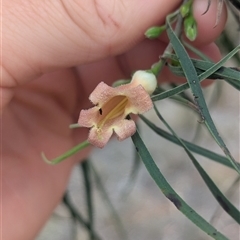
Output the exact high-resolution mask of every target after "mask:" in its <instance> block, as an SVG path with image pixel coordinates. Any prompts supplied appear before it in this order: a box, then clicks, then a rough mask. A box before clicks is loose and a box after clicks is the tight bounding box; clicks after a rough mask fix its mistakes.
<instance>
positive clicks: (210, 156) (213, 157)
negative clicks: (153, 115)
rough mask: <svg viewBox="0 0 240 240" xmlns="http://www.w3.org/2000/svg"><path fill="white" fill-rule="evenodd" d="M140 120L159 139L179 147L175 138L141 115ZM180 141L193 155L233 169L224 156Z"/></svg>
mask: <svg viewBox="0 0 240 240" xmlns="http://www.w3.org/2000/svg"><path fill="white" fill-rule="evenodd" d="M140 118H141V119H142V120H143V121H144V122H145V123H146V124H147V126H148V127H150V128H151V129H152V130H153V131H154V132H155V133H156V134H158V135H159V136H161V137H163V138H165V139H167V140H169V141H171V142H173V143H175V144H178V145H180V144H179V142H178V141H177V140H176V138H175V137H174V136H173V135H172V134H170V133H168V132H166V131H164V130H163V129H161V128H159V127H157V126H156V125H155V124H154V123H152V122H150V121H149V120H148V119H147V118H145V117H144V116H142V115H141V116H140ZM181 140H182V141H183V142H184V144H185V145H186V146H187V148H188V149H189V150H191V151H192V152H195V153H197V154H199V155H201V156H204V157H206V158H208V159H211V160H213V161H215V162H218V163H220V164H223V165H225V166H227V167H230V168H233V165H232V164H231V163H230V162H229V160H228V159H227V158H226V157H225V156H222V155H219V154H217V153H214V152H212V151H210V150H208V149H206V148H203V147H200V146H198V145H195V144H193V143H191V142H188V141H186V140H183V139H181ZM237 164H238V166H239V167H240V164H239V163H237Z"/></svg>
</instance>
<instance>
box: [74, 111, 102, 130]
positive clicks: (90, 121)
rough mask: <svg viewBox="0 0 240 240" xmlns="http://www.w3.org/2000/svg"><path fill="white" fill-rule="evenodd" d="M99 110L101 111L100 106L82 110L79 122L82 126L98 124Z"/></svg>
mask: <svg viewBox="0 0 240 240" xmlns="http://www.w3.org/2000/svg"><path fill="white" fill-rule="evenodd" d="M98 112H99V108H98V107H92V108H90V109H87V110H81V112H80V115H79V119H78V124H79V125H80V126H82V127H88V128H90V127H92V126H94V125H96V123H97V118H98Z"/></svg>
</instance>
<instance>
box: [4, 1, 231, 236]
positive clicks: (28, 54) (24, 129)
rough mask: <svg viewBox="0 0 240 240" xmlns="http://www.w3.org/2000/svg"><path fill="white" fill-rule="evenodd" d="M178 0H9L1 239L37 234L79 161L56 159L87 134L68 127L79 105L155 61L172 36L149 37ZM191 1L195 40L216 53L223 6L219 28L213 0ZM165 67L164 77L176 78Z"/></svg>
mask: <svg viewBox="0 0 240 240" xmlns="http://www.w3.org/2000/svg"><path fill="white" fill-rule="evenodd" d="M180 3H181V1H179V0H172V1H168V0H151V1H145V0H129V1H126V0H121V1H113V0H94V1H81V0H77V1H73V0H61V1H60V0H59V1H58V0H56V1H53V0H43V1H36V0H3V6H2V10H3V16H2V19H3V22H2V33H3V34H2V62H1V65H2V66H1V150H2V154H1V210H2V212H1V214H2V224H1V231H0V232H1V233H2V236H1V237H2V239H4V240H13V239H18V240H31V239H34V238H35V237H36V235H37V234H38V232H39V231H40V229H41V228H42V226H43V225H44V223H45V222H46V220H47V219H48V218H49V216H50V215H51V213H52V211H53V210H54V208H55V207H56V206H57V204H58V203H59V202H60V200H61V197H62V195H63V193H64V191H65V189H66V186H67V183H68V179H69V176H70V173H71V169H72V168H73V166H74V164H75V163H76V162H77V161H79V160H81V159H84V157H86V156H87V155H88V153H89V151H90V148H89V149H86V150H84V151H82V152H80V153H79V154H76V155H75V156H73V157H71V158H69V159H68V160H67V161H65V162H63V163H61V164H59V165H55V166H49V165H47V164H46V163H45V162H43V160H42V159H41V156H40V153H41V152H42V151H44V152H45V153H46V155H47V157H49V158H54V157H56V156H58V155H60V154H62V153H63V152H65V151H66V150H68V149H70V148H72V147H73V146H74V145H76V144H77V143H79V142H81V141H83V140H85V139H86V137H87V132H88V130H87V129H77V130H70V129H69V128H68V126H69V124H72V123H75V122H76V121H77V119H78V115H79V111H80V110H81V109H82V108H86V107H88V106H90V103H89V100H88V95H89V93H90V92H91V91H92V90H93V89H94V88H95V86H96V85H97V83H99V82H100V81H104V82H105V83H108V84H111V83H112V82H113V81H115V80H117V79H120V78H128V77H129V76H130V74H131V72H132V71H133V70H138V69H146V68H149V67H150V66H151V64H152V63H154V62H156V61H157V60H158V57H159V55H161V53H162V52H163V50H164V48H165V47H166V44H167V40H166V38H165V37H162V38H160V39H157V40H153V41H150V40H146V39H144V32H145V31H146V30H147V28H149V27H151V26H153V25H161V24H162V23H163V22H164V19H165V16H166V15H167V14H168V13H170V12H171V11H173V10H174V9H176V7H177V6H178V5H179V4H180ZM207 4H208V3H207V0H204V1H203V0H196V1H194V14H195V16H196V19H197V21H198V31H199V34H198V38H197V40H196V41H195V42H194V44H195V46H198V48H199V49H200V50H202V51H203V52H205V53H206V54H207V55H208V56H210V57H211V58H212V59H213V60H214V61H217V60H219V59H220V53H219V50H218V48H217V47H216V46H215V44H214V43H213V41H214V40H215V39H216V38H217V37H218V36H219V34H220V33H221V31H222V30H223V28H224V25H225V21H226V17H227V15H226V9H224V11H223V13H222V15H221V19H220V20H219V24H218V25H217V26H216V27H215V28H214V25H215V20H216V8H217V7H216V6H217V1H212V4H211V7H210V9H209V11H208V12H207V13H206V14H204V15H202V13H203V12H205V10H206V8H207ZM172 78H173V77H172V76H171V75H170V74H169V73H168V72H167V71H165V72H164V74H163V75H161V76H160V79H159V81H171V80H172Z"/></svg>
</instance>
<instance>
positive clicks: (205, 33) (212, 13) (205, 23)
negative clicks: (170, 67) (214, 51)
mask: <svg viewBox="0 0 240 240" xmlns="http://www.w3.org/2000/svg"><path fill="white" fill-rule="evenodd" d="M206 10H207V11H206ZM193 12H194V17H195V19H196V21H197V30H198V36H197V38H196V40H195V41H194V42H193V44H194V45H195V46H200V45H206V44H209V43H211V42H214V41H215V39H216V38H217V37H218V36H219V35H220V34H221V32H222V31H223V29H224V26H225V24H226V20H227V10H226V6H225V5H223V8H222V12H221V14H220V15H219V19H218V1H217V0H212V1H211V3H210V6H209V9H208V0H195V1H194V2H193Z"/></svg>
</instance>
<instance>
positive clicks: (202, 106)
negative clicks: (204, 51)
mask: <svg viewBox="0 0 240 240" xmlns="http://www.w3.org/2000/svg"><path fill="white" fill-rule="evenodd" d="M166 24H167V26H168V28H167V34H168V37H169V39H170V40H171V43H172V45H173V48H174V50H175V52H176V55H177V56H178V58H179V61H180V63H181V65H182V68H183V70H184V72H185V75H186V78H187V81H188V83H189V86H190V88H191V90H192V93H193V96H194V99H195V101H196V103H197V105H198V108H199V112H200V114H201V116H202V120H204V123H205V124H206V126H207V128H208V130H209V132H210V133H211V135H212V136H213V138H214V139H215V141H216V142H217V143H218V145H219V146H220V148H221V149H222V150H223V152H224V153H225V155H226V156H227V157H228V159H229V161H230V162H231V163H232V165H233V166H234V168H235V169H236V170H237V172H238V173H239V174H240V168H239V167H238V165H237V163H236V161H235V160H234V158H233V157H232V155H231V153H230V151H229V150H228V148H227V146H226V145H225V143H224V141H223V140H222V138H221V137H220V135H219V133H218V131H217V128H216V126H215V124H214V122H213V120H212V118H211V116H210V114H209V111H208V107H207V104H206V102H205V99H204V96H203V92H202V88H201V85H200V82H199V78H198V76H197V72H196V70H195V68H194V66H193V63H192V61H191V60H190V58H189V56H188V54H187V51H186V50H185V48H184V46H183V45H182V43H181V42H180V40H179V39H178V38H177V36H176V35H175V33H174V32H173V29H172V27H171V25H170V24H169V21H167V23H166ZM211 69H212V68H211ZM208 71H210V69H209V70H208ZM206 72H207V71H206ZM206 72H204V73H203V74H205V73H206Z"/></svg>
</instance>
